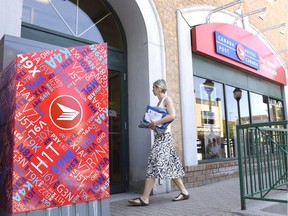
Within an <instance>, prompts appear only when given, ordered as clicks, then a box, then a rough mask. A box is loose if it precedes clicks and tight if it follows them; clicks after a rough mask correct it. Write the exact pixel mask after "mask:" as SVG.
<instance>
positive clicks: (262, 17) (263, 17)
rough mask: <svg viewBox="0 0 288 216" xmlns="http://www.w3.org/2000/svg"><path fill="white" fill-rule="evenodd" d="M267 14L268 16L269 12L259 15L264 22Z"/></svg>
mask: <svg viewBox="0 0 288 216" xmlns="http://www.w3.org/2000/svg"><path fill="white" fill-rule="evenodd" d="M267 14H268V11H265V12H264V13H262V14H261V15H259V18H260V19H262V20H264V19H265V17H266V16H267Z"/></svg>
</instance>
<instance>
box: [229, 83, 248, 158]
mask: <svg viewBox="0 0 288 216" xmlns="http://www.w3.org/2000/svg"><path fill="white" fill-rule="evenodd" d="M234 90H235V87H232V86H226V97H227V98H226V101H227V118H228V130H229V142H227V141H226V140H225V143H224V144H225V149H227V151H226V153H227V154H228V156H227V157H236V156H237V153H236V152H237V139H236V125H239V124H249V123H250V114H249V102H248V92H247V91H245V90H243V89H241V91H242V95H241V99H240V100H239V112H238V104H237V100H236V99H235V98H234ZM239 115H240V116H239Z"/></svg>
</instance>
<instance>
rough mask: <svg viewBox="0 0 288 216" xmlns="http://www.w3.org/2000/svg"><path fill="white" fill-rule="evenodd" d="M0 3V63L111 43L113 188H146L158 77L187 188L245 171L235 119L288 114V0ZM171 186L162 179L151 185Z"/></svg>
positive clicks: (265, 118) (21, 0) (113, 190)
mask: <svg viewBox="0 0 288 216" xmlns="http://www.w3.org/2000/svg"><path fill="white" fill-rule="evenodd" d="M259 2H261V6H259ZM0 5H1V7H0V12H1V13H0V17H1V21H0V27H1V28H0V37H1V38H2V40H1V46H0V48H1V50H0V68H1V70H2V69H3V68H5V67H6V66H7V65H8V63H9V62H10V61H11V59H13V57H14V56H15V55H16V54H19V53H26V52H31V51H40V50H49V49H53V48H56V47H72V46H79V45H84V44H91V43H102V42H107V43H108V69H109V125H110V128H109V142H110V186H111V194H115V193H121V192H125V191H142V190H143V186H144V181H145V170H146V163H147V157H148V155H149V152H150V148H151V144H152V143H153V134H152V133H150V132H149V131H148V130H144V129H141V128H138V124H139V122H140V119H141V117H142V116H143V113H144V111H145V107H146V105H147V104H152V105H153V104H156V103H157V98H155V96H154V95H153V93H152V84H153V82H154V81H155V80H156V79H160V78H164V79H166V80H167V83H168V94H169V95H170V96H171V97H172V98H173V101H174V105H175V108H176V112H177V119H176V120H175V121H174V123H173V125H172V134H173V137H174V141H175V145H176V148H177V150H178V153H179V155H180V157H181V159H182V162H183V165H184V167H185V172H186V176H185V177H184V183H185V185H186V186H187V187H194V186H199V185H202V184H209V183H213V182H217V181H221V180H224V179H227V178H231V177H236V176H237V175H238V166H237V143H236V140H235V127H236V125H238V124H250V123H258V122H269V121H279V120H284V119H287V105H288V87H287V64H288V51H287V49H288V35H287V33H286V34H285V32H284V31H282V33H280V30H284V28H283V27H285V25H283V24H282V23H286V25H287V24H288V17H287V13H286V8H288V3H287V1H286V0H277V1H276V0H258V1H255V2H253V3H252V2H250V1H248V0H243V1H229V0H222V1H207V0H202V1H194V0H185V1H184V0H183V1H177V2H175V1H172V0H165V1H164V0H154V1H152V0H148V1H142V0H139V1H138V0H127V1H118V0H97V1H95V0H93V1H92V0H79V1H76V0H75V1H74V0H71V1H70V0H15V1H13V2H12V1H11V2H10V1H4V2H1V3H0ZM264 7H265V8H266V9H263V8H264ZM258 10H259V11H258ZM265 13H267V15H266V17H265V19H264V20H263V19H261V18H259V17H260V15H261V17H262V18H263V15H265ZM278 24H280V25H278ZM269 27H270V28H269ZM215 32H216V33H215ZM237 45H239V46H237ZM235 46H237V47H238V48H239V51H238V52H237V51H236V50H235V49H234V47H235ZM242 51H244V52H245V53H243V52H242ZM241 52H242V53H241ZM247 59H248V60H247ZM235 89H236V90H238V89H241V91H242V97H241V99H240V100H239V103H237V100H235V99H234V94H233V92H234V91H235ZM171 190H174V186H173V185H172V184H171V182H170V181H166V180H164V181H163V180H159V181H157V184H156V186H155V187H154V190H153V193H154V194H157V193H163V192H169V191H171ZM97 205H99V204H97ZM101 205H102V204H101ZM104 205H108V204H107V203H106V204H105V202H104ZM83 208H84V207H81V208H79V209H82V210H83ZM79 209H78V210H79ZM86 212H87V215H89V214H91V213H89V212H90V211H88V210H87V211H86ZM106 213H107V212H106ZM99 214H100V213H99ZM55 215H56V211H55Z"/></svg>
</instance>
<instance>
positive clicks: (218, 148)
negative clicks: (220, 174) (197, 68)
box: [194, 77, 227, 160]
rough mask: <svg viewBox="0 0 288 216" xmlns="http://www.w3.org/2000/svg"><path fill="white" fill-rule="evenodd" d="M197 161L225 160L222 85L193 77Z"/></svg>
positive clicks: (224, 121)
mask: <svg viewBox="0 0 288 216" xmlns="http://www.w3.org/2000/svg"><path fill="white" fill-rule="evenodd" d="M194 87H195V100H196V101H195V103H196V105H195V107H196V108H195V112H196V127H197V151H198V160H204V159H219V158H226V157H227V154H225V149H224V140H225V139H226V119H225V106H224V94H223V85H222V84H220V83H217V82H214V81H211V80H205V79H202V78H198V77H194Z"/></svg>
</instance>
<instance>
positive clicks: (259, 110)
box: [250, 93, 269, 123]
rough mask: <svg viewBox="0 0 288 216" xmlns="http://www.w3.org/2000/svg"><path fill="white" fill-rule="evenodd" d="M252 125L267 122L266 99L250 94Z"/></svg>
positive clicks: (265, 97)
mask: <svg viewBox="0 0 288 216" xmlns="http://www.w3.org/2000/svg"><path fill="white" fill-rule="evenodd" d="M250 103H251V115H252V116H251V119H252V123H260V122H269V118H268V97H267V96H263V95H259V94H255V93H250Z"/></svg>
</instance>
